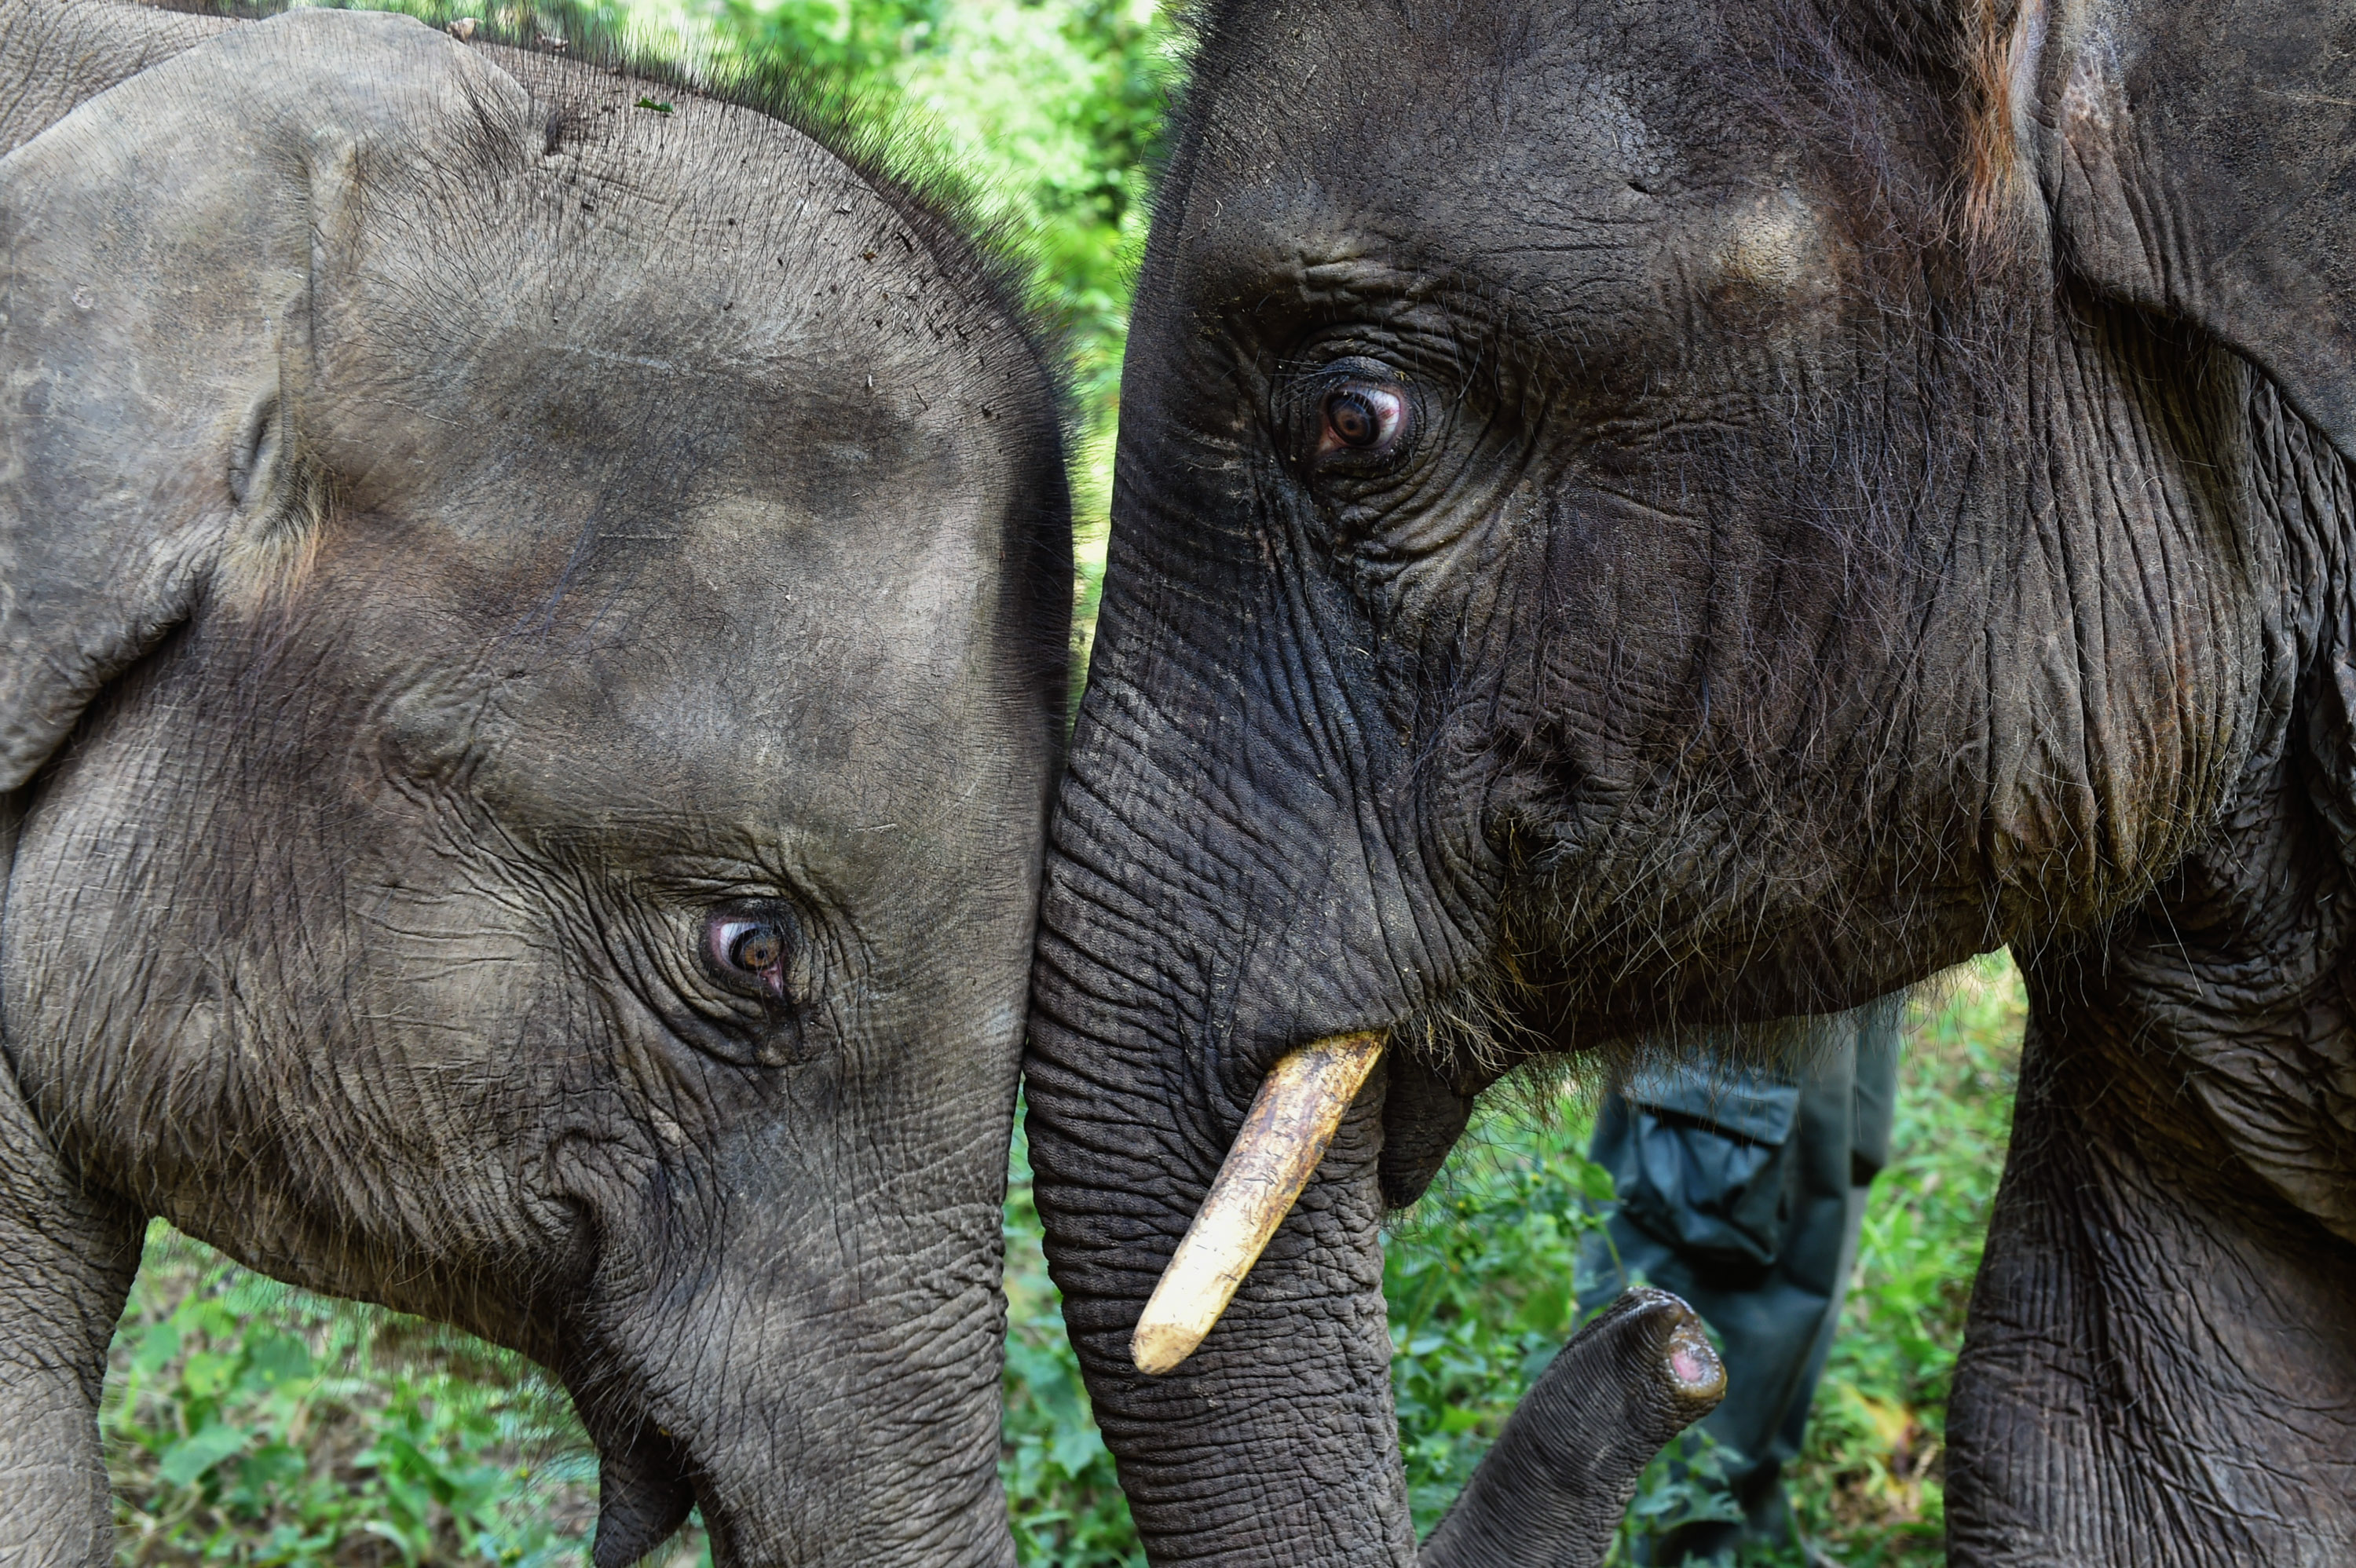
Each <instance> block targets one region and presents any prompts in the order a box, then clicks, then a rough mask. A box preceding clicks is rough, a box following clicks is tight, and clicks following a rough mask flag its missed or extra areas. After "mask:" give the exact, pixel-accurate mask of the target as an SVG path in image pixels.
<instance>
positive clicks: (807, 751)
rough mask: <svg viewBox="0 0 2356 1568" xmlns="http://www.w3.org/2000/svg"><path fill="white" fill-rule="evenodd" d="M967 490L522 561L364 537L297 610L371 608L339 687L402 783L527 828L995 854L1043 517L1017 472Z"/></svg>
mask: <svg viewBox="0 0 2356 1568" xmlns="http://www.w3.org/2000/svg"><path fill="white" fill-rule="evenodd" d="M948 477H950V478H952V479H955V478H959V477H960V476H959V475H954V474H952V475H949V476H948ZM962 477H963V478H964V479H965V480H966V481H967V482H961V483H932V484H928V485H914V484H904V485H901V486H900V487H898V488H896V489H891V490H885V489H882V488H874V489H871V490H869V491H868V492H867V493H866V494H865V495H864V496H850V497H847V498H846V501H845V504H843V505H841V506H840V507H835V508H831V509H830V510H827V511H824V512H820V511H814V510H812V509H809V508H807V507H799V506H795V505H787V504H783V503H780V502H778V501H777V500H776V499H775V498H774V497H770V496H762V495H759V494H756V493H749V492H748V493H736V494H729V495H723V496H716V497H712V498H709V499H707V500H704V501H702V502H700V503H697V504H692V505H689V506H687V507H682V508H680V509H679V510H677V511H638V512H632V513H625V514H621V515H615V516H608V517H600V518H595V519H592V520H591V521H590V522H589V523H588V524H587V525H586V526H585V527H584V528H583V529H581V530H579V531H577V532H575V533H573V534H571V535H569V536H567V535H561V534H558V533H554V532H549V533H542V534H538V535H536V536H534V539H533V541H532V544H533V548H532V549H530V551H527V552H521V553H519V555H518V556H516V557H515V558H513V559H510V560H508V561H505V562H498V561H493V560H487V559H486V558H485V554H484V551H483V549H481V544H480V541H479V539H476V538H473V537H468V536H460V535H457V534H455V533H451V532H446V531H444V530H440V529H437V528H432V527H431V526H423V527H421V526H406V527H403V526H397V525H395V526H389V525H387V523H386V522H385V520H384V519H370V518H353V519H351V520H350V521H349V523H348V525H347V526H346V528H344V529H343V530H340V531H341V533H342V535H343V537H342V539H340V540H339V539H336V538H330V539H328V540H327V541H324V542H323V545H322V549H321V559H320V560H319V561H318V562H317V563H316V565H315V567H314V569H313V570H314V571H315V573H316V578H315V580H314V581H311V582H309V583H306V584H305V591H306V592H309V593H310V594H311V595H312V596H313V597H314V598H315V600H316V602H318V603H320V604H321V605H323V606H324V605H327V604H335V605H351V606H357V607H359V608H358V609H357V619H356V622H355V623H354V624H353V626H352V627H350V628H347V630H346V633H345V635H347V637H348V638H351V639H352V640H353V642H354V644H355V645H353V646H352V647H351V648H349V649H348V651H346V652H341V653H339V654H338V656H337V662H338V665H339V666H340V667H342V668H343V669H344V670H345V671H346V672H347V673H346V677H345V678H348V679H351V680H354V681H356V682H359V683H363V684H367V685H376V684H378V683H380V682H381V683H383V687H384V689H385V690H386V691H387V693H388V695H387V696H386V697H385V698H384V699H381V700H382V701H383V702H384V704H385V706H384V709H383V711H384V714H385V718H386V720H387V722H388V723H389V724H390V725H391V728H392V730H393V731H394V735H393V737H392V739H393V741H394V742H395V743H394V746H393V752H394V754H395V755H397V756H398V757H400V758H402V762H403V765H404V766H407V767H412V768H416V769H420V770H423V771H427V772H431V773H438V774H441V775H444V776H446V777H450V778H453V779H463V780H464V783H465V787H466V789H468V790H469V791H470V792H472V793H474V794H476V795H480V796H482V797H483V798H485V799H486V800H487V802H488V803H489V804H490V805H492V806H493V808H494V809H495V811H496V812H497V813H498V815H499V816H502V817H503V818H505V819H508V820H509V821H510V822H511V823H513V824H515V825H516V826H517V827H519V828H520V829H523V830H526V831H530V830H532V829H533V828H534V827H542V828H548V829H551V830H564V829H568V828H569V827H572V826H573V825H577V824H582V823H602V824H610V825H612V826H613V827H614V828H615V829H616V831H617V832H636V833H638V834H640V835H642V836H644V837H648V840H649V843H650V845H652V844H653V842H654V841H655V840H666V841H669V840H679V839H682V838H683V839H685V840H693V839H696V838H698V837H702V836H705V835H706V833H707V830H710V829H715V828H716V829H718V830H720V831H721V832H722V834H723V837H725V836H730V835H734V836H742V835H745V834H754V835H761V834H772V833H775V832H789V833H790V834H791V835H793V836H795V837H799V838H805V839H808V840H810V841H812V842H816V843H823V842H825V841H827V839H828V838H829V836H830V834H833V833H839V832H840V831H841V830H843V829H845V828H851V827H861V826H872V825H873V823H876V822H883V821H896V820H899V819H901V818H902V817H906V818H908V820H910V821H911V822H914V821H916V820H920V819H921V820H922V821H924V822H926V823H927V824H929V825H931V827H933V828H935V829H937V830H940V831H947V828H946V827H943V823H944V822H945V820H946V818H947V816H949V815H953V814H954V813H955V812H961V813H963V814H964V815H965V816H970V817H971V818H972V819H974V820H976V821H978V822H980V823H984V824H988V825H989V827H988V831H990V832H992V833H1001V835H1002V827H1003V811H1004V808H1005V807H1006V806H1007V805H1008V803H1009V801H1010V800H1017V801H1019V802H1020V803H1021V809H1022V810H1023V811H1025V812H1028V811H1031V810H1033V809H1034V808H1035V805H1034V797H1035V796H1036V795H1037V793H1038V790H1039V788H1040V781H1041V779H1042V778H1044V768H1045V755H1046V753H1045V750H1044V745H1043V744H1042V743H1041V733H1042V726H1041V715H1042V714H1043V713H1044V712H1046V711H1047V710H1048V709H1049V708H1050V707H1051V706H1052V703H1051V702H1050V701H1049V700H1048V699H1047V697H1046V695H1045V688H1046V686H1047V685H1048V681H1047V677H1046V674H1045V668H1046V667H1045V665H1044V661H1042V660H1040V659H1038V658H1036V657H1034V656H1033V650H1031V649H1029V648H1027V647H1026V646H1025V645H1024V638H1023V636H1022V635H1019V626H1020V624H1021V623H1022V621H1023V616H1024V614H1025V613H1026V610H1027V608H1028V606H1027V599H1028V597H1029V596H1030V589H1031V587H1032V586H1034V585H1026V584H1023V583H1021V582H1019V581H1014V580H1012V578H1011V577H1010V573H1009V571H1008V567H1007V564H1006V562H1005V560H1002V559H1001V558H1002V556H1004V555H1006V554H1008V553H1010V552H1007V551H1005V550H1004V549H1002V541H1003V540H1005V539H1007V538H1008V537H1009V535H1010V533H1012V532H1013V531H1014V530H1017V529H1019V528H1022V527H1023V523H1024V520H1025V517H1026V516H1027V514H1028V511H1029V509H1031V508H1033V507H1036V506H1038V505H1040V504H1041V502H1042V497H1039V496H1033V495H1031V494H1028V493H1026V491H1025V490H1024V488H1023V486H1022V485H1019V484H1017V483H1016V480H1017V478H1018V475H1015V474H1014V473H1013V472H1012V470H1011V468H1009V467H1005V466H1001V468H1000V470H999V472H997V473H996V474H994V475H993V474H991V473H988V472H981V473H976V474H972V475H964V476H962ZM387 580H391V585H392V586H391V588H390V591H380V590H379V589H378V586H377V585H378V584H380V583H384V582H386V581H387ZM425 649H431V650H433V652H432V653H430V654H427V655H425V656H421V652H420V651H421V650H425ZM1010 792H1011V794H1010ZM953 808H954V812H953ZM656 847H659V846H656Z"/></svg>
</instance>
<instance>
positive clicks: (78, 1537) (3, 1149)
mask: <svg viewBox="0 0 2356 1568" xmlns="http://www.w3.org/2000/svg"><path fill="white" fill-rule="evenodd" d="M141 1229H142V1227H141V1224H140V1220H139V1216H138V1215H136V1214H134V1213H131V1212H128V1211H125V1210H124V1209H123V1208H122V1207H121V1206H120V1205H118V1204H116V1203H114V1202H112V1200H106V1199H103V1198H101V1197H99V1196H96V1195H94V1194H91V1193H90V1192H88V1191H86V1190H84V1189H83V1188H82V1186H81V1184H80V1182H78V1181H77V1180H75V1179H74V1178H73V1175H72V1173H71V1172H70V1171H69V1170H68V1169H67V1168H66V1166H65V1164H64V1162H63V1161H62V1160H60V1159H59V1157H58V1153H57V1150H56V1149H55V1148H54V1147H52V1146H51V1145H50V1143H49V1140H48V1136H47V1135H46V1134H44V1133H43V1132H42V1131H41V1129H40V1126H39V1125H38V1124H37V1122H35V1120H34V1119H33V1115H32V1113H31V1112H30V1111H29V1110H28V1109H27V1107H26V1105H25V1103H24V1101H23V1099H22V1098H21V1097H20V1096H19V1095H18V1093H17V1092H16V1074H15V1073H14V1072H13V1071H10V1070H9V1069H8V1068H7V1066H6V1064H5V1061H0V1498H5V1499H6V1501H5V1506H0V1563H11V1564H24V1565H27V1568H35V1565H37V1568H52V1565H54V1568H68V1565H71V1568H83V1565H90V1568H96V1565H99V1564H104V1563H112V1561H113V1559H114V1523H113V1517H112V1511H111V1509H109V1506H108V1499H107V1484H106V1465H105V1462H104V1459H103V1457H102V1455H101V1453H100V1449H99V1438H98V1400H99V1392H100V1389H101V1387H102V1384H103V1382H104V1381H105V1377H106V1349H107V1345H108V1343H109V1342H110V1340H111V1339H112V1337H113V1333H114V1325H115V1321H116V1319H118V1318H119V1317H122V1315H123V1298H124V1297H125V1296H127V1295H129V1294H130V1290H131V1280H132V1276H133V1275H134V1274H136V1273H137V1272H138V1268H139V1243H140V1234H141Z"/></svg>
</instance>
